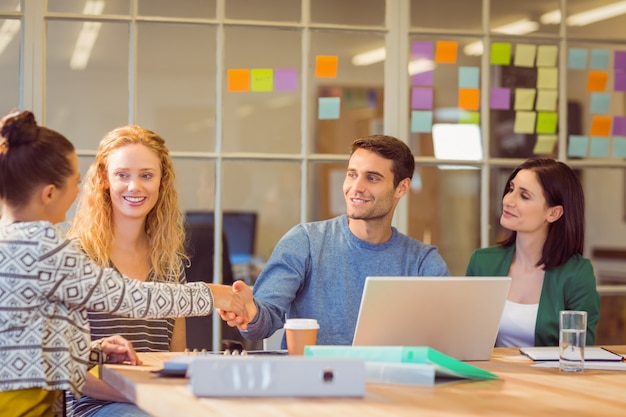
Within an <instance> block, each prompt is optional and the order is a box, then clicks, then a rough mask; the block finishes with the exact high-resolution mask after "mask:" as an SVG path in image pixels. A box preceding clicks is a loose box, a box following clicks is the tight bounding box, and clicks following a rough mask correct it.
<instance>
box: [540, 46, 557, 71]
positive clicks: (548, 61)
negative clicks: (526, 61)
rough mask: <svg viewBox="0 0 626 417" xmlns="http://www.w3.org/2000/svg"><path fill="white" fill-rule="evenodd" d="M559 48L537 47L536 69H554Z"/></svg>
mask: <svg viewBox="0 0 626 417" xmlns="http://www.w3.org/2000/svg"><path fill="white" fill-rule="evenodd" d="M558 55H559V47H558V46H556V45H539V47H538V48H537V66H538V67H556V59H557V57H558Z"/></svg>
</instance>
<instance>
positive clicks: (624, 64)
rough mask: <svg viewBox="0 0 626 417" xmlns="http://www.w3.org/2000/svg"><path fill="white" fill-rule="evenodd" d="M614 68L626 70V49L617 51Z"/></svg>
mask: <svg viewBox="0 0 626 417" xmlns="http://www.w3.org/2000/svg"><path fill="white" fill-rule="evenodd" d="M613 68H614V69H615V70H616V71H617V70H620V71H626V51H615V57H614V59H613Z"/></svg>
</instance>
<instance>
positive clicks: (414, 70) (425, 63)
mask: <svg viewBox="0 0 626 417" xmlns="http://www.w3.org/2000/svg"><path fill="white" fill-rule="evenodd" d="M434 69H435V63H434V62H433V60H432V59H424V58H420V59H416V60H414V61H411V62H409V74H410V75H415V74H421V73H423V72H427V71H432V70H434Z"/></svg>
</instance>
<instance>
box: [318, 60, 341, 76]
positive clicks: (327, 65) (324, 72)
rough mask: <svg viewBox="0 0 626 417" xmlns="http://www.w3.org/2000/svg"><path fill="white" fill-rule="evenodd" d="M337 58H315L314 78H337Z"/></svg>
mask: <svg viewBox="0 0 626 417" xmlns="http://www.w3.org/2000/svg"><path fill="white" fill-rule="evenodd" d="M338 62H339V58H337V57H336V56H329V55H318V56H316V57H315V76H316V77H317V78H335V77H337V63H338Z"/></svg>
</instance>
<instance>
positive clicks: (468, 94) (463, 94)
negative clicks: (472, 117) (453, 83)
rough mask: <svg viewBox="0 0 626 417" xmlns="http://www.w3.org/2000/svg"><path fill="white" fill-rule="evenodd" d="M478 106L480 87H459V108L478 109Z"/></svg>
mask: <svg viewBox="0 0 626 417" xmlns="http://www.w3.org/2000/svg"><path fill="white" fill-rule="evenodd" d="M479 107H480V89H478V88H459V109H462V110H478V108H479Z"/></svg>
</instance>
